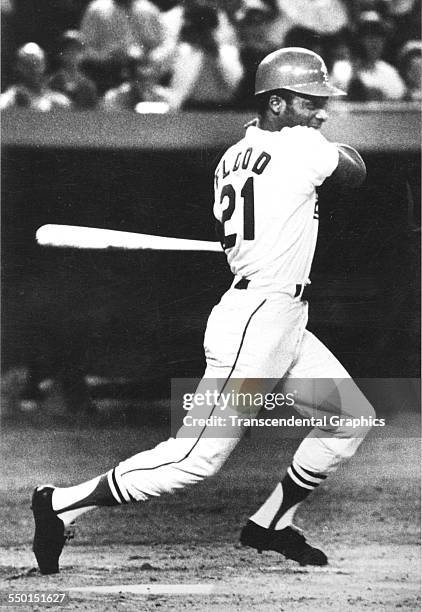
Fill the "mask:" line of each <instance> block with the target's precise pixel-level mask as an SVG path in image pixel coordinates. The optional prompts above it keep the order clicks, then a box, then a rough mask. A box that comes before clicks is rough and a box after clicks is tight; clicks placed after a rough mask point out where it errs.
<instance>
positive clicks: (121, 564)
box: [0, 413, 421, 612]
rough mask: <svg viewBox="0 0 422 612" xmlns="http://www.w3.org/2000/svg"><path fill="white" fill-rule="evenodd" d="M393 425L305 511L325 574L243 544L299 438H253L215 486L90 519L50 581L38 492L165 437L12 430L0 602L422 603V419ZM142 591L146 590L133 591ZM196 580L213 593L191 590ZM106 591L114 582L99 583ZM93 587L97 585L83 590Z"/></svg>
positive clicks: (5, 435) (393, 606)
mask: <svg viewBox="0 0 422 612" xmlns="http://www.w3.org/2000/svg"><path fill="white" fill-rule="evenodd" d="M390 425H391V426H390V428H389V432H388V433H384V434H383V435H381V434H380V433H379V432H371V434H370V437H369V438H368V439H367V440H366V441H365V442H364V444H363V446H362V447H361V449H360V451H359V452H358V453H357V455H356V456H355V457H354V458H353V459H352V460H351V461H350V462H349V463H348V464H347V465H345V466H342V467H341V468H340V469H339V471H338V472H337V473H336V474H335V475H333V476H332V477H331V478H330V479H329V482H327V483H324V484H323V485H322V486H321V487H320V488H319V489H318V490H317V491H315V493H314V494H313V497H312V499H308V500H306V502H305V503H304V504H303V505H302V507H301V509H300V512H299V513H298V515H297V520H296V523H297V525H298V526H299V527H301V528H302V529H304V530H305V533H306V535H307V537H308V539H310V540H311V541H313V542H315V543H318V544H319V545H320V546H321V547H322V548H323V549H324V550H325V552H326V553H327V554H328V556H329V559H330V565H329V566H328V567H327V568H322V569H318V568H309V569H308V568H301V567H299V566H297V565H296V564H295V563H293V562H288V561H285V560H284V559H283V558H280V556H279V555H277V554H276V553H263V554H262V555H258V554H257V553H256V552H255V551H254V550H251V549H246V548H243V547H241V546H240V545H239V544H238V536H239V531H240V528H241V526H242V524H243V523H244V521H245V520H246V519H247V517H248V516H249V515H250V514H251V513H252V511H253V510H254V509H255V508H256V507H257V506H258V505H259V504H260V503H261V502H262V501H263V499H265V497H266V495H267V494H268V492H269V491H271V490H272V488H273V487H274V485H275V483H276V482H277V480H278V478H279V475H280V474H281V473H282V472H283V470H284V469H285V468H286V466H287V465H288V464H289V461H290V459H291V455H292V452H293V451H294V448H295V447H296V446H297V441H294V440H287V439H285V440H280V439H275V438H274V439H271V438H269V439H265V440H262V439H259V437H257V436H251V438H249V439H245V440H243V441H242V442H241V443H240V444H239V446H238V448H237V449H236V450H235V452H234V453H233V455H232V457H231V458H230V460H229V462H228V463H227V464H226V466H224V468H223V469H222V470H221V472H220V473H219V474H218V475H217V476H216V477H214V478H213V479H211V480H209V481H208V482H205V483H201V484H200V485H197V486H196V487H194V488H192V489H190V490H186V491H182V492H180V493H178V494H176V495H174V496H171V497H167V498H161V499H159V500H156V501H152V502H148V503H146V504H136V505H129V506H125V507H122V508H120V507H119V508H112V509H101V510H97V511H96V512H92V513H90V514H88V515H86V516H85V517H83V519H81V521H80V524H79V525H78V528H77V533H76V536H75V539H74V540H73V541H72V542H71V543H70V544H69V545H67V546H66V548H65V550H64V552H63V554H62V558H61V572H60V574H57V575H54V576H41V575H40V574H39V572H38V570H37V569H36V566H35V559H34V557H33V555H32V552H31V539H32V528H33V527H32V516H31V512H30V509H29V498H30V495H31V490H32V488H33V486H34V485H35V484H37V483H41V482H54V483H55V484H62V485H66V484H71V483H75V482H78V481H80V480H82V479H85V478H89V477H92V476H95V475H96V474H97V473H101V472H104V471H105V470H106V469H108V468H109V467H111V466H113V465H114V464H115V463H116V462H118V461H119V460H121V459H123V458H125V457H126V456H129V455H131V454H134V453H135V452H139V451H140V450H142V449H145V448H148V447H150V446H151V445H152V444H155V443H156V442H158V441H160V440H162V439H164V438H165V437H166V435H167V432H166V430H165V428H163V427H150V426H146V425H140V424H137V425H133V426H131V427H129V426H125V425H124V424H122V423H114V424H111V423H109V424H103V426H101V427H98V426H96V427H93V426H89V425H86V426H81V425H80V426H79V427H77V428H75V427H74V426H70V425H69V424H64V425H62V426H60V427H58V426H56V427H52V426H43V427H40V426H34V424H32V425H31V426H29V425H28V424H26V425H25V424H20V425H19V426H18V425H16V424H15V425H14V426H8V427H4V428H3V431H2V454H3V458H2V478H1V484H0V487H1V488H0V499H1V502H0V504H1V515H2V519H1V525H0V528H1V547H0V609H6V610H7V609H11V608H10V607H7V606H6V605H5V604H6V599H7V594H8V593H14V592H25V593H30V592H32V593H34V592H38V593H46V592H50V593H51V592H66V593H68V595H69V600H68V603H67V604H66V608H68V609H72V610H133V611H135V610H136V611H138V610H141V611H151V610H160V611H163V612H164V611H167V610H189V611H207V610H210V611H217V610H218V611H224V612H225V611H227V612H232V611H233V612H234V611H236V612H240V611H242V612H243V611H245V612H249V611H252V610H257V609H259V610H260V611H261V612H264V611H265V612H266V611H273V610H276V611H280V612H281V611H286V612H302V611H305V610H306V611H309V610H312V611H325V610H327V611H328V610H329V611H335V612H340V611H342V610H353V611H360V610H362V611H366V612H369V611H371V612H379V611H384V610H385V611H390V610H419V609H420V599H419V592H420V585H419V576H420V570H421V567H420V554H419V517H420V513H419V507H420V505H419V491H420V489H419V478H420V476H419V469H420V468H419V466H420V453H419V448H420V440H419V438H418V437H416V436H419V435H420V429H419V422H418V419H417V418H416V416H415V414H411V413H405V414H401V415H400V417H396V418H395V419H390ZM137 585H146V586H145V587H143V588H144V589H146V588H149V591H147V592H146V593H144V594H142V593H139V592H136V590H138V591H139V588H140V587H138V586H137ZM164 585H184V586H185V587H186V591H187V592H185V593H184V594H168V593H167V594H166V593H163V592H160V589H161V590H163V589H164V590H169V587H166V586H164ZM189 585H196V586H197V587H198V585H205V586H206V588H207V589H208V590H209V591H210V592H208V594H195V593H189ZM105 586H110V587H115V588H114V590H113V589H112V590H113V592H98V591H96V588H97V587H105ZM83 587H89V589H90V590H88V591H81V590H78V589H79V588H83ZM131 588H132V592H130V589H131ZM176 588H179V587H176ZM192 590H193V589H192ZM46 607H48V606H42V607H41V606H37V605H36V604H31V605H30V606H23V605H19V609H21V610H22V609H30V610H41V609H45V608H46ZM51 607H52V606H50V608H51Z"/></svg>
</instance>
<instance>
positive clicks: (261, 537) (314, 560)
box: [240, 521, 328, 565]
mask: <svg viewBox="0 0 422 612" xmlns="http://www.w3.org/2000/svg"><path fill="white" fill-rule="evenodd" d="M240 543H241V544H242V545H243V546H250V547H251V548H256V550H257V551H258V552H259V553H261V552H262V551H263V550H274V551H275V552H278V553H281V554H282V555H284V556H285V557H286V559H292V560H293V561H297V563H299V565H327V563H328V559H327V557H326V555H325V554H324V553H323V552H322V550H319V549H318V548H314V547H313V546H310V544H308V542H307V541H306V538H305V536H304V535H302V534H301V533H300V531H298V529H297V528H296V527H294V526H293V525H289V526H288V527H285V528H284V529H280V530H279V531H276V530H275V529H265V528H264V527H261V526H260V525H257V524H256V523H253V522H252V521H248V522H247V523H246V525H245V526H244V527H243V529H242V533H241V534H240Z"/></svg>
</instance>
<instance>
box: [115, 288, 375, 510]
mask: <svg viewBox="0 0 422 612" xmlns="http://www.w3.org/2000/svg"><path fill="white" fill-rule="evenodd" d="M293 294H294V288H293V289H292V292H291V294H289V293H283V292H280V291H277V292H276V291H274V292H269V291H265V290H263V289H252V288H250V287H248V289H247V290H239V289H235V288H233V287H232V288H231V289H229V291H227V293H225V294H224V295H223V297H222V299H221V301H220V303H219V304H217V306H215V307H214V309H213V310H212V312H211V314H210V317H209V319H208V324H207V328H206V332H205V338H204V348H205V356H206V362H207V367H206V371H205V375H204V378H203V379H202V381H201V383H200V384H199V387H198V390H199V391H201V390H202V391H204V390H205V389H208V388H209V387H210V381H212V380H215V379H218V380H219V381H221V380H222V381H227V382H228V381H230V380H232V379H237V380H238V379H246V381H247V380H248V379H280V378H286V379H289V378H294V379H309V380H310V385H309V389H308V391H309V393H308V391H307V388H306V384H305V385H301V389H302V391H303V394H304V397H303V398H299V400H300V401H298V403H297V405H296V408H297V410H298V411H299V412H300V413H301V414H302V415H304V416H315V414H316V413H315V409H316V408H318V406H316V405H315V404H316V403H319V399H318V395H317V396H316V395H315V393H314V391H315V389H314V387H315V385H314V384H313V382H312V381H315V379H325V380H326V379H331V380H332V385H331V387H330V389H331V391H330V393H329V399H328V401H326V402H325V403H327V404H328V405H329V406H330V408H331V409H333V410H334V411H335V412H336V413H337V414H340V415H341V416H343V417H348V416H351V417H353V416H359V417H365V418H367V419H370V417H374V416H375V415H374V411H373V408H372V407H371V405H370V404H369V402H368V401H367V400H366V398H365V397H364V395H363V394H362V393H361V391H360V390H359V389H358V387H357V386H356V385H355V383H354V382H353V381H352V380H351V378H350V376H349V374H348V373H347V371H346V370H345V369H344V368H343V366H342V365H341V364H340V363H339V361H338V360H337V359H336V358H335V357H334V355H333V354H332V353H331V352H330V351H329V350H328V349H327V348H326V347H325V346H324V345H323V344H322V342H320V341H319V340H318V339H317V338H316V337H315V336H314V335H313V334H311V333H310V332H309V331H307V330H306V323H307V311H308V305H307V302H303V301H301V300H300V298H294V297H292V295H293ZM262 384H263V385H264V387H265V384H266V383H265V381H264V382H263V383H262ZM219 388H220V390H221V384H220V387H219ZM266 390H267V391H271V389H266ZM326 399H327V398H321V403H323V402H324V401H325V400H326ZM330 408H329V409H330ZM324 409H325V408H324ZM228 410H229V411H230V410H232V414H237V412H236V409H235V408H232V409H231V408H230V407H229V409H228ZM211 411H212V408H211ZM257 411H258V409H257ZM226 414H229V412H227V411H226ZM202 415H203V413H202ZM207 430H208V431H207ZM368 431H369V427H366V426H362V427H358V428H356V427H354V428H352V427H348V426H327V427H324V428H318V427H316V428H314V429H313V430H312V431H311V432H310V434H309V435H308V436H307V437H306V438H305V439H304V440H303V441H302V442H301V443H300V445H299V447H298V449H297V451H296V453H295V460H296V462H297V463H298V464H299V465H300V466H302V467H303V468H305V469H308V470H311V471H313V472H317V473H325V474H328V473H330V472H333V471H334V470H335V469H336V468H337V466H338V464H339V463H340V461H341V460H342V459H346V458H349V457H351V456H352V455H353V454H354V453H355V451H356V449H357V448H358V446H359V444H360V443H361V442H362V440H363V438H364V437H365V435H366V434H367V433H368ZM243 432H244V430H243V429H242V428H241V427H238V428H236V427H233V428H232V429H231V433H230V436H231V437H218V438H216V437H210V436H211V435H212V434H211V433H210V431H209V429H208V428H207V427H204V428H203V429H201V431H200V433H199V435H198V436H197V437H196V438H192V437H190V436H191V434H190V433H189V432H188V431H187V430H186V427H185V426H184V427H182V428H181V429H180V430H179V431H178V433H177V435H176V437H175V438H170V439H168V440H167V441H165V442H162V443H161V444H158V445H157V446H156V447H155V448H153V449H151V450H148V451H145V452H141V453H139V454H137V455H134V456H133V457H130V458H129V459H127V460H126V461H123V462H122V463H120V464H119V465H118V466H117V467H116V468H114V469H113V470H110V472H108V482H109V484H110V487H111V490H112V492H113V495H114V496H115V498H116V500H117V501H119V502H122V503H125V502H129V501H133V500H146V499H148V498H150V497H155V496H159V495H161V494H163V493H172V492H174V491H175V490H176V489H180V488H183V487H186V486H188V485H192V484H195V483H196V482H199V481H201V480H202V479H204V478H206V477H208V476H211V475H213V474H215V473H216V472H217V471H218V470H219V469H220V468H221V466H222V465H223V464H224V462H225V461H226V459H227V458H228V457H229V455H230V453H231V452H232V451H233V449H234V448H235V446H236V444H237V443H238V441H239V439H240V438H241V436H242V433H243Z"/></svg>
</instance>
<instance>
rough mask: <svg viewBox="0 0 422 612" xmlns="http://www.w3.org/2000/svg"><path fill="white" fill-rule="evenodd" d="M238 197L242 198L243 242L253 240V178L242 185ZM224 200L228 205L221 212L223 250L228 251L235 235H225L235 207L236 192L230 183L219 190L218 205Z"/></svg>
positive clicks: (234, 240)
mask: <svg viewBox="0 0 422 612" xmlns="http://www.w3.org/2000/svg"><path fill="white" fill-rule="evenodd" d="M240 196H241V197H242V198H243V240H253V239H254V238H255V211H254V205H255V202H254V189H253V177H252V176H250V177H249V178H248V179H247V180H246V182H245V184H244V185H243V187H242V189H241V191H240ZM224 198H227V199H228V201H229V203H228V206H227V208H226V209H225V210H224V212H223V217H222V219H221V222H222V224H223V227H224V244H223V248H224V249H230V248H231V247H233V246H234V245H235V243H236V236H237V234H228V235H227V234H226V229H225V224H226V221H228V220H229V219H231V217H232V215H233V213H234V209H235V207H236V191H235V189H234V187H233V185H231V184H230V183H229V184H227V185H224V187H223V189H222V190H221V196H220V204H222V203H223V200H224Z"/></svg>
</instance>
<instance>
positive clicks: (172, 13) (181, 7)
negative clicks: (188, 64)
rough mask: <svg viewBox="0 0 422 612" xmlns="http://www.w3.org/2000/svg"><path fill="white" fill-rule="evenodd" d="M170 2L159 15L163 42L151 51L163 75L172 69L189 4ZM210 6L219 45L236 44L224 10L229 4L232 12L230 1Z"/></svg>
mask: <svg viewBox="0 0 422 612" xmlns="http://www.w3.org/2000/svg"><path fill="white" fill-rule="evenodd" d="M194 3H195V0H191V3H190V5H194ZM172 4H173V6H171V8H169V9H168V10H166V11H165V12H164V13H162V15H161V21H162V23H163V27H164V32H165V36H164V39H165V40H164V44H163V45H162V46H160V47H158V48H157V49H156V50H155V51H154V53H153V55H154V59H155V60H156V61H157V62H158V65H160V67H161V72H162V74H163V75H166V74H170V73H171V71H172V67H173V62H174V56H175V53H176V49H177V47H178V44H179V42H180V34H181V31H182V27H183V24H184V22H185V13H186V12H187V11H189V6H190V5H188V3H187V2H186V3H185V2H183V3H182V2H173V3H172ZM210 4H211V2H210ZM214 5H216V6H214ZM212 6H214V8H215V10H216V12H217V19H218V25H217V27H216V31H215V38H216V40H217V41H218V43H219V45H230V46H231V45H235V46H236V45H237V44H238V37H237V32H236V28H235V25H233V23H232V22H231V19H230V18H229V16H228V14H227V12H226V7H227V6H229V8H231V9H232V10H231V12H233V6H232V3H231V2H225V3H224V4H223V3H220V5H219V4H218V2H214V3H212Z"/></svg>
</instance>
